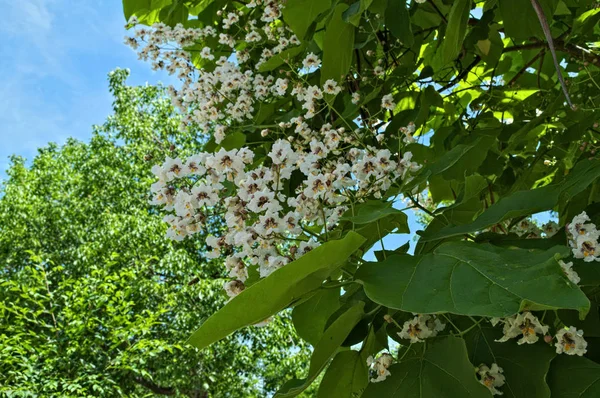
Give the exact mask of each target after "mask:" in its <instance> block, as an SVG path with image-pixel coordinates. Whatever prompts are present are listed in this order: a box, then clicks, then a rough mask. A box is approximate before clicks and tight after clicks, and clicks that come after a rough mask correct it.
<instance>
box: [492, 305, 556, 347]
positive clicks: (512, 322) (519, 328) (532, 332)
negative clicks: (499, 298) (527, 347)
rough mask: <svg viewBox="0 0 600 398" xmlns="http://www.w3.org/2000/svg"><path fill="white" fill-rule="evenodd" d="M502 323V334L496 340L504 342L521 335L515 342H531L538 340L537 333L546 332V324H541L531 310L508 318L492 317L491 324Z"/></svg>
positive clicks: (543, 333)
mask: <svg viewBox="0 0 600 398" xmlns="http://www.w3.org/2000/svg"><path fill="white" fill-rule="evenodd" d="M498 323H503V324H504V328H503V333H504V336H502V338H501V339H500V340H497V341H498V342H505V341H508V340H510V339H512V338H515V337H518V336H521V338H520V339H519V341H517V343H518V344H519V345H520V344H525V343H527V344H533V343H535V342H537V341H538V340H539V337H538V333H539V334H542V335H545V334H546V333H548V326H545V325H542V324H541V323H540V321H539V319H537V317H536V316H535V315H533V314H532V313H531V312H524V313H522V314H518V315H516V316H513V317H510V318H504V319H499V318H492V325H494V326H496V325H497V324H498Z"/></svg>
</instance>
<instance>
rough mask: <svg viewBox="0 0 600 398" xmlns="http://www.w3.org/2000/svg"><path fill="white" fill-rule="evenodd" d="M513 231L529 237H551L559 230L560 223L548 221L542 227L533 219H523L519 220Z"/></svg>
mask: <svg viewBox="0 0 600 398" xmlns="http://www.w3.org/2000/svg"><path fill="white" fill-rule="evenodd" d="M511 232H514V233H516V234H517V235H519V236H521V237H525V238H528V239H539V238H542V237H544V238H551V237H553V236H554V235H556V233H557V232H558V224H557V223H556V222H555V221H548V222H547V223H545V224H544V225H542V227H541V228H540V227H538V226H537V225H536V224H535V223H534V222H533V221H532V220H530V219H527V218H526V219H523V220H521V221H519V222H518V223H517V224H516V225H515V226H514V227H513V228H512V229H511Z"/></svg>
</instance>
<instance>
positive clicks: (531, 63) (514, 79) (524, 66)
mask: <svg viewBox="0 0 600 398" xmlns="http://www.w3.org/2000/svg"><path fill="white" fill-rule="evenodd" d="M545 53H546V49H543V50H542V51H540V52H539V53H537V55H536V56H535V57H533V58H531V60H529V62H527V63H526V64H525V65H523V67H522V68H521V69H520V70H519V71H518V72H517V74H516V75H515V76H514V77H513V78H512V79H510V81H509V82H508V83H507V84H506V85H507V86H508V87H510V86H511V85H512V84H513V83H514V82H516V81H517V79H519V78H520V77H521V76H522V75H523V73H525V71H526V70H527V68H529V67H530V66H531V65H533V63H534V62H535V61H537V60H538V59H539V58H540V57H542V56H543V55H544V54H545Z"/></svg>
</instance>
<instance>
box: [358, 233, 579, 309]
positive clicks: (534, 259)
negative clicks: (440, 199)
mask: <svg viewBox="0 0 600 398" xmlns="http://www.w3.org/2000/svg"><path fill="white" fill-rule="evenodd" d="M568 254H569V250H568V249H567V248H565V247H561V246H558V247H556V248H553V249H550V250H546V251H537V250H523V249H504V248H499V247H495V246H493V245H490V244H474V243H467V242H447V243H444V244H442V245H440V246H438V247H437V248H436V249H435V250H434V251H433V252H432V253H429V254H425V255H422V256H408V255H406V256H394V257H388V258H387V260H385V261H383V262H379V263H366V264H364V265H363V266H361V267H360V268H359V269H358V271H357V273H356V275H355V278H356V279H357V281H359V282H360V283H362V284H363V286H364V289H365V292H366V294H367V296H368V297H369V298H370V299H371V300H373V301H375V302H376V303H379V304H382V305H384V306H386V307H389V308H395V309H399V310H402V311H407V312H414V313H426V314H430V313H437V312H451V313H454V314H460V315H477V316H489V317H505V316H510V315H514V314H516V313H518V312H520V311H523V310H544V309H574V310H578V311H579V312H580V317H584V316H585V314H587V312H588V310H589V308H590V302H589V301H588V299H587V297H586V296H585V295H584V294H583V292H582V291H581V290H580V289H579V288H578V287H577V286H576V285H574V284H572V283H570V282H569V281H568V279H567V278H566V276H565V275H564V274H563V272H562V270H561V268H560V266H559V265H558V262H557V261H556V259H555V256H556V255H560V256H562V257H566V256H568ZM467 287H468V288H467Z"/></svg>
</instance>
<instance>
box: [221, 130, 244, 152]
mask: <svg viewBox="0 0 600 398" xmlns="http://www.w3.org/2000/svg"><path fill="white" fill-rule="evenodd" d="M245 143H246V134H244V133H242V132H240V131H236V132H234V133H231V134H227V135H226V136H225V139H223V141H221V144H220V145H221V147H223V148H225V150H227V151H230V150H232V149H239V148H241V147H243V146H244V144H245Z"/></svg>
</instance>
